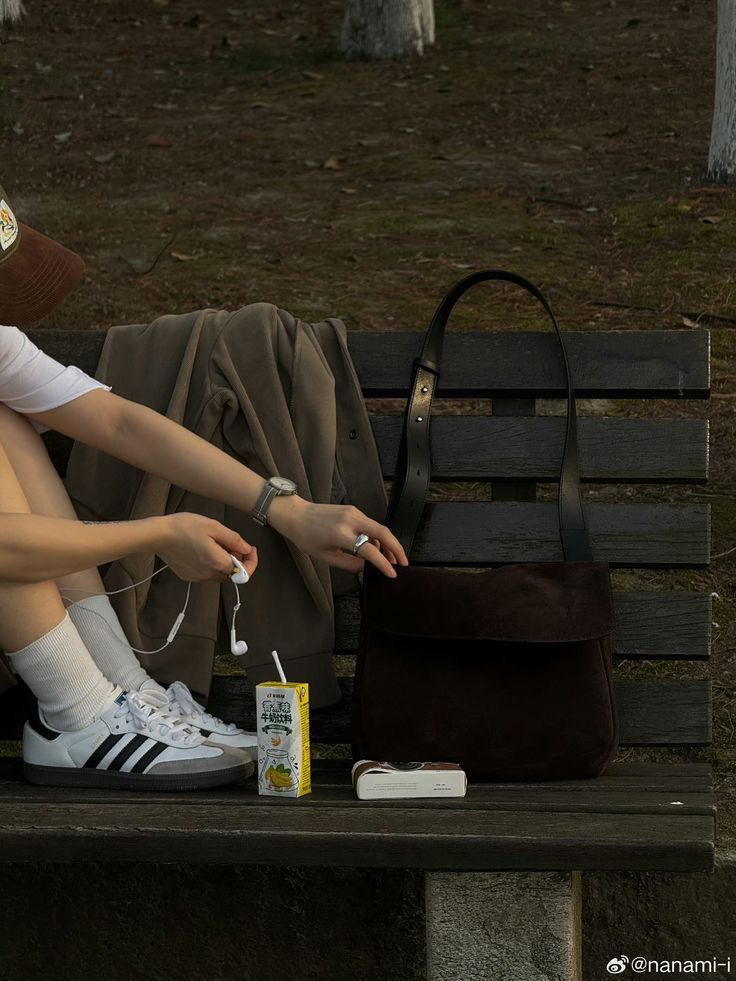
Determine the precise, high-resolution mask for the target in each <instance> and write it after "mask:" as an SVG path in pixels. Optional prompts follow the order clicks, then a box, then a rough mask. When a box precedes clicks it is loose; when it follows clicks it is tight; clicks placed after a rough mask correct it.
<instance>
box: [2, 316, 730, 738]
mask: <svg viewBox="0 0 736 981" xmlns="http://www.w3.org/2000/svg"><path fill="white" fill-rule="evenodd" d="M29 334H30V335H31V337H32V339H33V340H34V341H35V342H36V343H37V344H38V345H39V346H40V347H42V348H43V349H44V350H45V351H47V352H48V353H49V354H51V355H52V356H54V357H56V358H58V359H59V360H60V361H62V362H64V363H74V364H77V365H78V366H79V367H81V368H82V369H84V370H85V371H88V372H89V373H91V374H94V372H95V369H96V365H97V361H98V358H99V354H100V351H101V348H102V344H103V341H104V332H103V331H56V330H54V331H51V330H34V331H29ZM423 336H424V334H423V333H420V332H415V331H401V332H398V331H396V332H395V331H391V332H379V331H351V332H350V334H349V344H350V350H351V353H352V357H353V360H354V363H355V367H356V370H357V373H358V376H359V378H360V381H361V384H362V387H363V391H364V394H365V396H366V398H367V399H376V398H385V397H396V396H398V397H402V398H403V397H405V396H406V390H407V386H408V381H409V378H410V368H411V362H412V359H413V358H414V357H415V356H416V354H417V353H418V351H419V348H420V346H421V342H422V339H423ZM565 338H566V341H567V345H568V351H569V355H570V359H571V363H572V366H573V371H574V377H575V381H576V387H577V394H578V398H579V399H584V398H590V399H607V400H608V399H665V398H666V399H707V398H708V396H709V386H710V379H709V336H708V333H707V332H706V331H700V330H696V331H693V330H672V331H668V330H662V331H654V330H647V331H635V330H627V331H606V332H593V331H590V332H574V331H566V332H565ZM562 395H563V378H562V371H561V367H560V366H559V355H558V352H557V349H556V347H555V341H554V338H553V336H552V335H551V334H550V333H537V332H529V331H523V332H501V331H498V332H497V331H478V332H475V331H472V332H470V331H452V330H450V332H448V335H447V339H446V344H445V355H444V364H443V372H442V379H441V384H440V387H439V391H438V399H437V401H436V403H435V414H434V416H433V420H432V430H431V431H432V456H433V480H434V481H435V482H436V484H435V486H436V488H437V493H436V494H433V495H432V497H433V498H434V497H436V498H437V499H436V500H432V501H431V503H429V504H428V506H427V508H426V511H425V514H424V518H423V522H422V525H421V526H420V530H419V534H418V536H417V540H416V544H415V549H414V553H413V555H412V561H414V562H419V563H421V562H431V563H436V564H443V565H461V566H476V565H493V564H499V563H504V562H511V561H514V562H519V561H522V562H523V561H546V560H553V559H558V558H561V554H560V546H559V539H558V534H557V526H556V521H555V504H554V499H553V497H551V496H550V495H549V494H546V495H543V497H544V499H543V500H541V501H537V500H536V498H537V485H538V484H544V483H553V482H555V481H556V479H557V474H558V470H559V460H560V454H561V448H562V438H563V419H562V418H561V417H555V416H549V415H544V416H538V415H536V414H535V411H536V405H537V399H542V398H545V399H548V398H561V397H562ZM448 399H453V400H467V401H468V406H467V408H466V406H464V405H463V404H462V401H460V402H455V403H453V405H452V406H449V407H448V408H449V409H450V411H451V412H452V413H455V412H458V411H459V412H461V413H462V414H460V415H458V414H443V406H442V402H443V401H445V402H446V401H447V400H448ZM487 399H491V400H492V406H491V408H490V413H489V411H488V404H487V403H486V404H485V405H484V404H483V403H479V400H487ZM370 404H371V403H369V406H370ZM594 405H595V403H591V407H590V408H593V407H594ZM604 408H605V405H604ZM649 408H650V406H649V405H646V406H645V413H644V414H645V415H646V416H647V418H631V417H630V416H629V415H628V413H627V414H626V415H617V416H615V417H613V418H606V417H605V416H604V415H599V414H598V413H597V412H595V411H593V412H592V413H589V414H587V415H586V407H585V406H581V407H580V409H581V411H580V414H581V416H583V418H581V420H580V442H581V467H582V476H583V480H584V481H585V482H586V483H585V484H584V487H583V491H584V501H585V504H586V511H587V515H588V522H589V527H590V530H591V534H592V540H593V547H594V550H595V555H596V558H599V559H603V560H607V561H609V562H610V563H611V565H612V566H613V567H614V569H616V570H619V569H620V570H627V569H628V570H637V569H656V570H671V571H672V572H677V571H678V570H683V569H693V568H703V567H705V566H706V565H707V564H708V561H709V550H710V514H709V509H708V506H707V505H706V504H702V503H695V502H693V500H692V499H690V498H688V502H687V503H680V502H679V501H678V503H675V504H673V503H669V502H668V503H664V502H661V501H658V500H656V499H652V498H653V495H652V494H651V493H650V492H648V490H647V489H643V491H642V493H641V495H639V493H638V491H637V489H636V488H632V487H631V486H630V485H636V484H642V485H663V484H703V483H705V482H706V480H707V477H708V423H707V420H706V419H699V418H688V419H668V418H660V417H659V415H658V414H657V415H656V416H654V415H653V414H652V413H650V412H649V411H648V410H649ZM479 410H480V411H479ZM371 419H372V424H373V429H374V433H375V436H376V440H377V443H378V448H379V452H380V456H381V461H382V465H383V470H384V476H385V478H386V479H387V480H390V479H391V477H392V472H391V471H392V465H393V463H394V460H395V457H396V449H397V446H398V439H399V432H400V422H401V418H400V416H399V415H384V414H382V413H380V412H377V413H376V414H374V415H372V417H371ZM45 438H46V440H47V442H48V445H49V450H50V452H51V454H52V458H53V459H54V462H55V464H56V465H57V467H58V468H59V470H60V471H61V472H63V470H64V467H65V464H66V458H67V456H68V451H69V441H68V440H66V439H65V438H64V437H60V436H58V435H57V434H47V435H46V437H45ZM617 484H623V485H627V488H626V491H625V492H624V493H623V494H622V493H621V492H612V490H611V485H614V486H615V485H617ZM442 485H445V486H442ZM479 485H480V486H479ZM598 485H606V486H605V487H603V486H598ZM555 490H556V488H555ZM638 496H641V500H640V501H637V497H638ZM660 496H661V494H660ZM458 498H463V499H462V500H458ZM469 498H470V499H469ZM622 498H623V499H622ZM626 578H627V577H626V575H625V574H621V575H618V574H616V575H615V577H614V587H615V589H616V592H615V599H616V629H615V636H614V644H615V656H616V658H617V662H618V664H617V670H618V673H619V674H623V675H625V677H618V678H617V681H616V691H617V697H618V703H619V712H620V724H621V744H622V745H631V746H642V745H650V746H656V745H661V746H664V745H669V746H682V745H702V744H706V743H708V742H709V741H710V738H711V710H710V687H709V682H708V680H707V679H706V678H702V677H692V676H688V677H682V678H677V677H672V672H671V670H666V672H665V673H666V675H667V676H665V677H661V676H658V673H657V672H654V673H652V672H651V671H650V672H647V676H646V677H643V676H640V675H641V672H640V671H637V670H635V671H633V672H632V671H631V666H630V665H627V667H626V668H625V669H622V668H621V666H620V662H621V661H626V662H632V661H649V660H653V661H659V662H668V661H678V660H693V661H702V660H705V659H707V658H708V656H709V647H710V623H711V601H710V596H709V594H708V593H705V592H702V593H701V592H696V591H689V590H683V589H679V588H674V589H673V588H671V587H670V585H669V583H667V582H666V581H664V582H663V583H660V580H667V579H668V578H670V579H672V578H674V579H676V578H677V577H676V576H674V577H673V576H669V577H668V576H664V577H662V576H654V577H653V579H654V580H655V582H652V583H650V582H647V584H646V588H641V587H637V586H634V587H633V588H632V587H631V586H630V585H629V584H627V583H626V581H625V580H626ZM629 578H630V577H629ZM617 579H621V580H622V581H621V582H618V583H617ZM336 606H337V651H336V665H337V669H338V675H339V676H340V684H341V687H342V690H343V693H344V698H343V700H342V702H341V703H340V704H339V705H337V706H335V707H334V708H332V709H328V710H323V711H320V712H318V713H314V717H313V720H312V739H313V741H314V742H315V743H337V744H341V745H342V746H343V747H344V750H345V755H349V747H348V745H347V744H349V742H350V710H351V707H350V695H351V691H352V673H353V669H354V661H355V658H354V652H355V648H356V644H357V636H358V628H359V616H360V614H359V610H358V603H357V598H356V597H347V598H343V599H340V600H338V601H337V604H336ZM689 674H692V672H689ZM250 701H251V698H250V686H249V683H248V681H247V679H245V678H242V677H231V676H227V677H226V676H222V677H217V678H216V679H215V683H214V686H213V695H212V699H211V705H210V707H211V708H212V710H213V711H215V712H216V714H218V715H221V716H223V717H225V718H228V719H235V720H238V721H240V722H241V724H245V725H247V726H248V727H249V728H252V727H253V717H252V714H251V713H250V712H248V711H247V710H246V708H245V706H247V705H248V704H249V702H250ZM4 703H5V704H6V705H9V704H10V700H9V699H8V696H7V695H6V696H3V697H2V698H0V720H2V718H3V716H4V718H5V722H4V723H3V722H2V721H0V735H4V737H5V738H9V736H10V735H11V733H10V731H9V730H10V729H13V728H14V727H15V728H17V720H15V718H14V713H13V712H12V711H8V710H5V711H3V704H4Z"/></svg>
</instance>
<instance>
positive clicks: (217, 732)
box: [141, 681, 258, 763]
mask: <svg viewBox="0 0 736 981" xmlns="http://www.w3.org/2000/svg"><path fill="white" fill-rule="evenodd" d="M154 685H155V686H156V689H158V690H159V691H161V692H163V693H164V694H165V695H166V697H167V698H168V700H169V704H168V708H167V710H166V711H167V712H170V713H171V714H172V715H175V716H176V717H177V718H178V719H181V721H182V722H184V723H185V724H186V725H188V726H190V727H191V728H193V729H197V730H198V731H199V732H201V733H202V735H203V736H204V738H205V740H206V741H207V744H208V745H209V746H219V747H220V748H221V749H224V750H226V751H227V752H228V753H230V754H231V755H232V756H239V757H240V758H241V759H243V760H246V761H247V762H249V763H250V762H258V736H257V735H256V733H255V732H245V730H244V729H238V727H237V726H236V725H235V723H234V722H223V721H222V719H218V718H216V717H215V716H214V715H210V713H209V712H207V711H206V710H205V707H204V705H200V704H199V702H198V701H196V699H195V698H194V696H193V695H192V693H191V692H190V691H189V689H188V688H187V686H186V685H185V684H184V682H183V681H174V682H172V683H171V684H170V685H169V687H168V688H162V687H161V685H159V684H158V683H157V682H155V681H154V682H151V681H146V682H144V683H143V687H142V689H141V691H151V690H154V689H153V686H154Z"/></svg>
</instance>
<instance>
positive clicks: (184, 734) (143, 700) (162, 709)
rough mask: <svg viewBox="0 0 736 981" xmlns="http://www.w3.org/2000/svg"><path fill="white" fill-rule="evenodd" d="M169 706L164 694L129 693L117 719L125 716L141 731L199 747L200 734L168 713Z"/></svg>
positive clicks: (147, 692)
mask: <svg viewBox="0 0 736 981" xmlns="http://www.w3.org/2000/svg"><path fill="white" fill-rule="evenodd" d="M168 705H169V700H168V698H167V697H166V695H165V694H164V693H163V692H158V691H132V692H131V691H129V692H127V693H126V697H125V699H124V700H123V702H122V704H121V705H120V706H118V708H117V710H116V712H115V718H116V719H118V718H120V717H121V716H125V718H126V721H127V720H128V719H132V721H133V724H134V726H135V727H136V729H138V730H139V731H141V732H147V733H151V734H155V733H156V732H158V735H159V736H165V737H166V738H167V739H170V740H171V742H172V743H179V742H180V743H183V744H184V745H185V746H191V745H197V744H198V742H199V739H198V738H197V737H198V736H199V733H198V732H197V731H196V730H195V729H190V727H189V726H188V725H186V723H185V722H183V721H182V720H181V719H178V718H177V717H176V716H174V715H171V714H170V712H168V711H166V710H167V709H168Z"/></svg>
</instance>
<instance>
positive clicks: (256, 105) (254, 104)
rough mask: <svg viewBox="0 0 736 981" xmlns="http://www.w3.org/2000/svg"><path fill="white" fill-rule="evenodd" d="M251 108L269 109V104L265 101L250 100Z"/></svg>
mask: <svg viewBox="0 0 736 981" xmlns="http://www.w3.org/2000/svg"><path fill="white" fill-rule="evenodd" d="M250 107H251V109H270V108H271V106H270V105H269V104H268V103H267V102H251V104H250Z"/></svg>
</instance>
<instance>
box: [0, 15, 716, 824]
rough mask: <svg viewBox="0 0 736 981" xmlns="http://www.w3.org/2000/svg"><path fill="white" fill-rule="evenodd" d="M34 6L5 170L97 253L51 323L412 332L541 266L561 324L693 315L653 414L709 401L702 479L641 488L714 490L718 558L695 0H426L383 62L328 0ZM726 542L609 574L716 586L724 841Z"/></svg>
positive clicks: (12, 68)
mask: <svg viewBox="0 0 736 981" xmlns="http://www.w3.org/2000/svg"><path fill="white" fill-rule="evenodd" d="M27 5H28V7H29V8H30V16H29V18H28V19H27V21H26V22H25V23H24V24H23V25H21V26H20V27H18V28H16V29H14V30H12V31H10V30H7V29H6V30H5V31H4V32H3V33H0V62H1V64H2V77H1V84H2V100H1V101H0V126H1V127H2V130H3V135H4V139H3V146H4V156H3V164H2V171H1V172H0V182H2V184H3V185H4V186H5V187H6V189H7V190H8V191H9V192H11V199H12V201H13V202H14V204H15V206H16V208H17V210H18V211H19V213H20V214H21V216H22V217H24V218H27V219H28V220H29V222H31V223H33V224H35V225H36V226H37V227H40V228H42V229H45V230H46V231H48V232H49V233H50V234H52V235H54V236H57V237H58V238H60V239H61V240H62V241H64V242H66V243H67V244H69V245H70V246H72V247H73V248H75V249H77V250H78V251H79V252H81V253H82V254H83V255H85V256H86V257H87V259H88V262H89V268H88V272H87V276H86V281H85V283H84V288H83V289H80V290H79V291H78V292H77V293H75V294H74V295H73V296H72V297H71V298H70V299H69V300H68V301H67V302H66V304H65V305H64V306H63V307H62V308H61V309H60V310H59V311H58V313H57V314H56V315H55V316H54V317H53V318H52V320H51V321H50V323H51V325H52V326H64V327H93V326H107V325H109V324H111V323H129V322H135V321H148V320H149V319H152V318H153V317H154V316H155V315H157V314H159V313H163V312H171V311H179V310H186V309H193V308H200V307H202V306H205V305H211V306H233V305H240V304H243V303H247V302H250V301H253V300H262V299H268V300H272V301H274V302H277V303H278V304H279V305H280V306H283V307H285V308H287V309H289V310H292V311H293V312H295V313H297V314H299V315H301V316H303V317H306V318H321V317H323V316H325V315H337V316H342V317H343V318H344V319H345V320H346V322H347V323H348V325H350V326H359V327H361V328H363V329H366V328H384V329H385V328H388V327H396V328H401V327H412V328H417V327H424V326H426V323H427V318H428V316H429V315H430V314H431V312H432V309H433V306H434V304H435V302H436V301H437V299H438V298H439V296H440V295H441V293H442V290H443V288H444V287H445V286H446V285H447V284H448V283H450V282H451V281H452V280H453V279H454V278H457V277H458V276H459V275H461V274H462V272H463V271H464V270H466V269H469V268H476V267H480V266H493V265H495V266H501V267H504V266H505V267H512V268H515V269H517V270H518V271H519V272H521V273H523V274H525V275H527V276H528V277H529V278H531V279H532V280H535V281H538V282H540V283H541V284H543V285H544V286H545V287H546V289H547V290H548V292H549V294H550V296H551V298H552V300H553V303H554V306H555V307H556V309H557V311H558V314H559V315H560V317H561V319H562V321H563V322H564V325H565V326H567V327H569V328H575V329H585V328H587V327H590V328H594V329H626V328H630V327H636V328H646V327H651V328H661V327H677V328H682V327H685V328H687V329H699V328H700V327H708V328H710V329H711V331H712V333H713V367H714V379H713V398H712V400H711V402H710V404H709V405H706V404H703V403H689V404H678V403H676V402H664V401H663V402H661V403H656V404H648V406H647V408H646V411H647V412H652V411H653V412H655V413H657V414H661V415H663V416H684V415H690V414H694V415H705V414H709V415H710V418H711V420H712V429H713V440H714V443H713V446H714V452H713V466H712V479H711V481H710V483H709V485H708V487H707V488H682V487H674V488H671V489H669V490H666V491H662V490H656V489H647V488H634V490H633V493H634V495H635V498H636V499H647V498H657V499H672V500H676V501H680V502H681V501H683V500H685V499H687V497H688V496H689V497H692V498H693V499H695V500H703V499H707V500H708V501H709V502H710V503H711V504H712V506H713V513H714V538H715V540H714V553H716V554H719V553H723V552H726V551H727V550H728V549H729V548H731V547H733V546H734V545H735V544H736V502H734V499H733V495H732V488H733V477H734V460H735V452H736V432H735V431H734V429H735V427H734V420H733V407H734V399H735V398H736V385H735V384H734V383H735V381H736V330H735V328H736V279H735V276H736V273H735V272H734V270H735V269H736V263H735V261H734V260H735V259H736V237H735V235H734V220H735V218H736V197H735V195H734V191H733V190H729V189H725V188H714V187H708V186H706V185H705V184H704V183H703V182H702V173H703V169H704V165H705V161H706V157H707V146H708V136H709V127H710V116H711V111H712V88H713V64H714V34H715V11H714V6H715V5H714V4H705V3H686V2H674V0H650V2H648V3H647V4H645V5H642V4H641V3H639V2H636V0H616V2H614V0H586V2H582V0H578V2H566V0H561V2H560V0H526V2H525V3H523V4H519V3H514V2H511V0H495V2H493V3H484V2H480V0H469V2H465V3H462V4H461V3H459V2H454V0H437V14H438V43H437V45H436V46H435V47H434V48H433V49H432V50H431V51H430V52H429V53H428V54H427V56H426V57H424V58H423V59H414V60H409V61H406V62H401V63H391V64H371V63H353V64H346V63H344V62H343V61H342V60H341V59H340V57H339V55H338V53H337V51H336V49H335V45H334V38H335V37H336V35H337V31H338V29H339V24H340V19H341V8H342V3H341V2H339V0H321V2H316V0H302V2H298V0H272V2H271V3H269V4H268V5H264V4H262V3H255V2H253V0H209V2H208V3H206V4H205V3H203V2H197V0H128V2H126V3H125V4H123V3H119V2H112V0H96V2H95V3H94V4H88V3H83V2H82V0H64V2H62V0H45V2H43V3H41V0H28V4H27ZM719 318H720V319H719ZM510 322H513V325H514V326H519V327H528V326H532V325H533V324H535V323H538V321H537V320H536V314H535V312H534V311H533V309H532V307H531V306H530V305H528V304H527V303H526V302H524V301H522V300H520V299H518V298H517V297H516V296H513V295H510V294H508V293H505V292H504V294H503V295H502V296H501V295H500V294H497V295H490V292H489V291H485V292H483V291H478V294H476V295H475V296H473V297H472V298H471V299H469V300H468V301H465V302H464V303H463V304H462V306H461V308H460V310H459V311H458V316H457V319H456V321H455V325H456V326H457V327H459V328H462V327H464V326H465V327H469V326H473V327H477V326H478V325H479V324H488V325H492V326H498V327H500V326H508V325H509V323H510ZM641 409H642V406H641V405H640V404H637V403H636V402H627V403H624V402H614V403H611V404H610V405H609V406H607V407H606V411H607V412H609V414H625V413H629V412H631V413H634V414H636V413H637V412H640V411H641ZM617 493H621V491H614V490H611V489H609V488H599V489H596V490H595V494H596V495H598V497H599V498H602V497H605V496H610V495H612V494H617ZM733 559H734V556H733V555H730V554H726V555H723V556H722V557H719V558H717V559H716V560H715V561H714V563H713V566H712V568H711V569H710V570H709V571H707V572H695V573H681V574H677V575H674V576H673V575H670V576H664V575H663V574H646V575H644V574H636V575H635V574H633V573H620V574H617V579H618V580H619V584H621V583H623V582H624V581H625V582H627V583H632V584H638V583H642V582H645V581H649V582H651V581H659V580H660V579H662V580H664V579H666V581H667V582H668V583H670V584H673V585H674V587H675V588H679V587H689V588H697V589H707V590H712V591H714V592H716V593H718V595H719V597H720V599H719V600H716V603H715V607H716V612H715V619H716V620H717V622H718V623H719V624H720V626H719V627H718V629H717V630H716V631H715V643H714V653H713V664H712V670H713V678H714V691H715V707H716V717H715V743H714V747H713V748H712V749H710V750H708V751H707V752H705V753H703V754H701V755H704V756H705V757H707V758H713V759H714V760H715V764H716V773H717V778H718V785H719V800H720V805H721V807H720V835H721V840H722V841H723V840H725V839H729V838H731V839H732V838H733V837H734V835H735V834H736V792H735V791H734V784H735V781H734V773H735V771H736V746H735V743H734V729H735V727H736V707H735V705H734V682H735V676H736V667H735V665H736V610H735V607H734V603H735V602H736V592H735V591H734V588H733V576H732V572H733ZM623 670H625V671H638V672H640V673H647V672H648V673H663V672H664V671H668V670H675V671H676V673H678V674H684V673H687V672H688V671H695V672H697V671H699V670H700V669H699V668H692V669H689V668H687V667H686V666H680V667H678V668H676V669H671V668H667V667H666V666H665V665H663V664H661V663H653V664H650V665H637V666H632V665H627V666H624V668H623Z"/></svg>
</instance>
